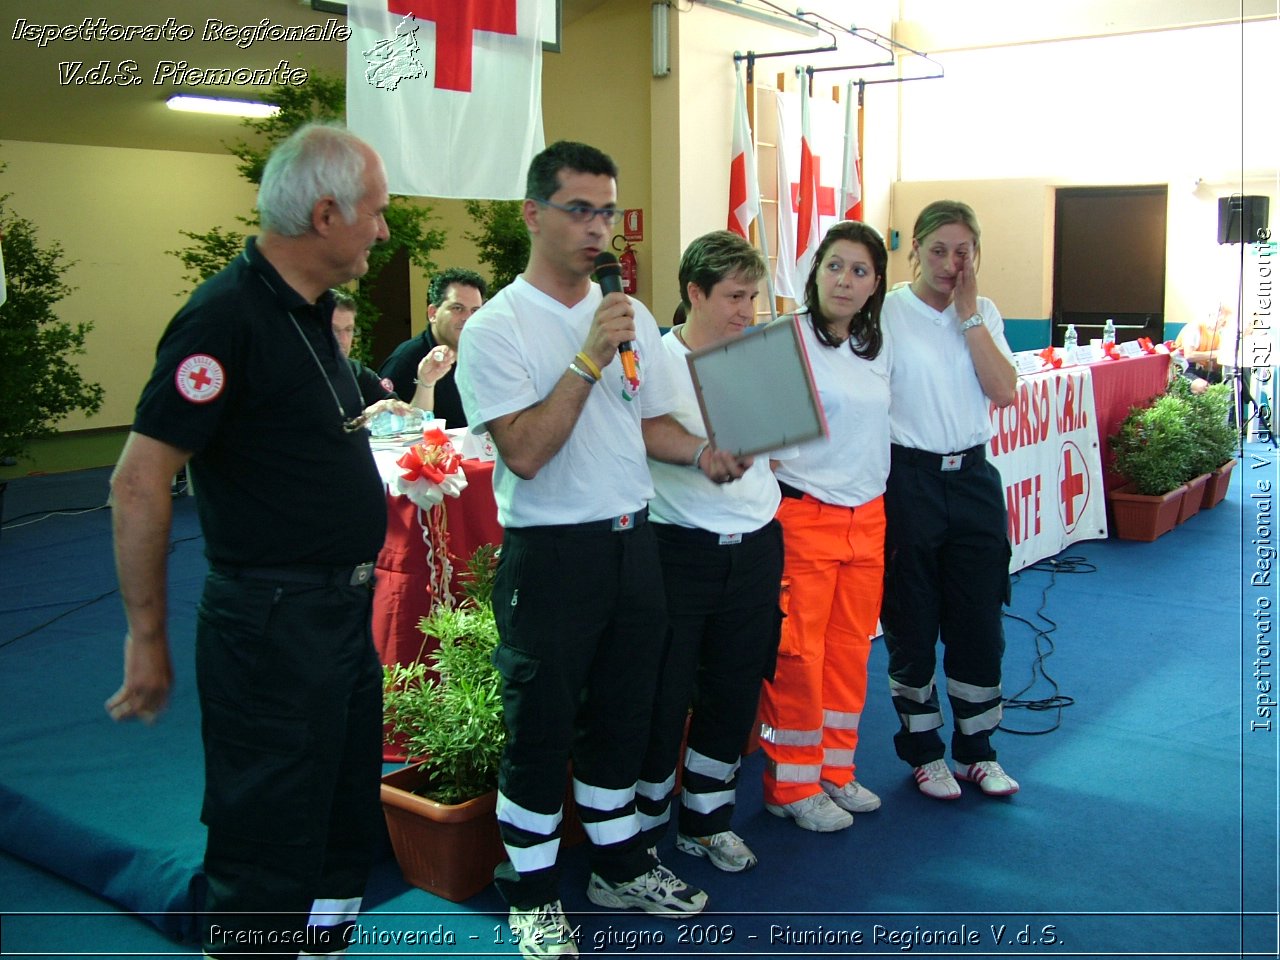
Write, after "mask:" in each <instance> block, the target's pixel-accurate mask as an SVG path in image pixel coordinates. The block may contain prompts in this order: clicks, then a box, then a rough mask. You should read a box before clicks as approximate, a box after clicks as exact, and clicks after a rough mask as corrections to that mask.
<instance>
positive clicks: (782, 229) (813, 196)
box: [774, 92, 844, 302]
mask: <svg viewBox="0 0 1280 960" xmlns="http://www.w3.org/2000/svg"><path fill="white" fill-rule="evenodd" d="M776 98H777V108H778V151H777V153H778V207H779V209H778V265H777V270H776V273H775V278H774V279H775V282H776V285H777V292H778V296H780V297H790V298H791V299H793V300H795V301H797V302H799V301H800V300H801V299H802V298H803V296H804V282H805V280H806V279H808V276H809V266H810V264H811V263H812V262H813V255H814V253H815V252H816V250H817V247H818V244H819V242H821V239H822V236H823V234H825V233H826V231H827V229H828V228H829V227H830V226H831V225H832V224H833V223H835V222H836V221H837V220H839V219H840V215H841V213H842V211H841V210H839V209H838V208H837V205H836V195H837V193H838V192H839V190H840V176H841V169H842V165H843V159H844V157H843V148H844V142H843V141H844V117H843V113H842V111H841V109H840V107H839V105H838V104H837V103H835V102H834V101H832V100H825V99H820V98H811V97H809V96H808V95H807V94H804V93H799V94H797V93H783V92H779V93H777V94H776Z"/></svg>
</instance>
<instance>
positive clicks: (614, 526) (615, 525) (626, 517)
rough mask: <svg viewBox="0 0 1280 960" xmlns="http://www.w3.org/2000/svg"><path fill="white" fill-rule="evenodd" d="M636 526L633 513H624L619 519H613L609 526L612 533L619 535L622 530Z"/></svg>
mask: <svg viewBox="0 0 1280 960" xmlns="http://www.w3.org/2000/svg"><path fill="white" fill-rule="evenodd" d="M635 525H636V515H635V514H634V513H624V514H623V515H622V516H620V517H614V518H613V521H612V522H611V523H610V524H609V528H610V530H612V531H613V532H614V533H620V532H621V531H623V530H630V529H631V528H632V527H634V526H635Z"/></svg>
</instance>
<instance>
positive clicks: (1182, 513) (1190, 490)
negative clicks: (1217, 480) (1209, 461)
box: [1178, 473, 1209, 523]
mask: <svg viewBox="0 0 1280 960" xmlns="http://www.w3.org/2000/svg"><path fill="white" fill-rule="evenodd" d="M1208 482H1209V474H1207V473H1202V474H1200V476H1198V477H1192V478H1191V479H1190V480H1188V481H1187V484H1186V487H1187V492H1186V493H1185V494H1183V496H1182V502H1181V505H1180V506H1179V507H1178V522H1179V523H1186V522H1187V521H1188V520H1190V519H1191V518H1192V517H1194V516H1195V515H1196V514H1197V513H1199V512H1200V506H1201V501H1202V500H1204V488H1205V484H1207V483H1208Z"/></svg>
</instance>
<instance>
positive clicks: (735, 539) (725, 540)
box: [720, 533, 742, 547]
mask: <svg viewBox="0 0 1280 960" xmlns="http://www.w3.org/2000/svg"><path fill="white" fill-rule="evenodd" d="M741 542H742V534H740V533H722V534H720V546H722V547H727V546H731V545H732V544H735V543H741Z"/></svg>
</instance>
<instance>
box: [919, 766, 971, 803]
mask: <svg viewBox="0 0 1280 960" xmlns="http://www.w3.org/2000/svg"><path fill="white" fill-rule="evenodd" d="M915 774H916V785H917V786H918V787H919V788H920V792H921V793H923V794H924V795H925V796H926V797H933V798H934V799H935V800H958V799H959V798H960V784H958V783H956V778H955V777H954V776H953V775H952V773H951V768H950V767H948V766H947V761H945V760H943V759H938V760H930V761H929V762H928V763H926V764H924V765H923V766H920V767H916V770H915Z"/></svg>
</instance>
